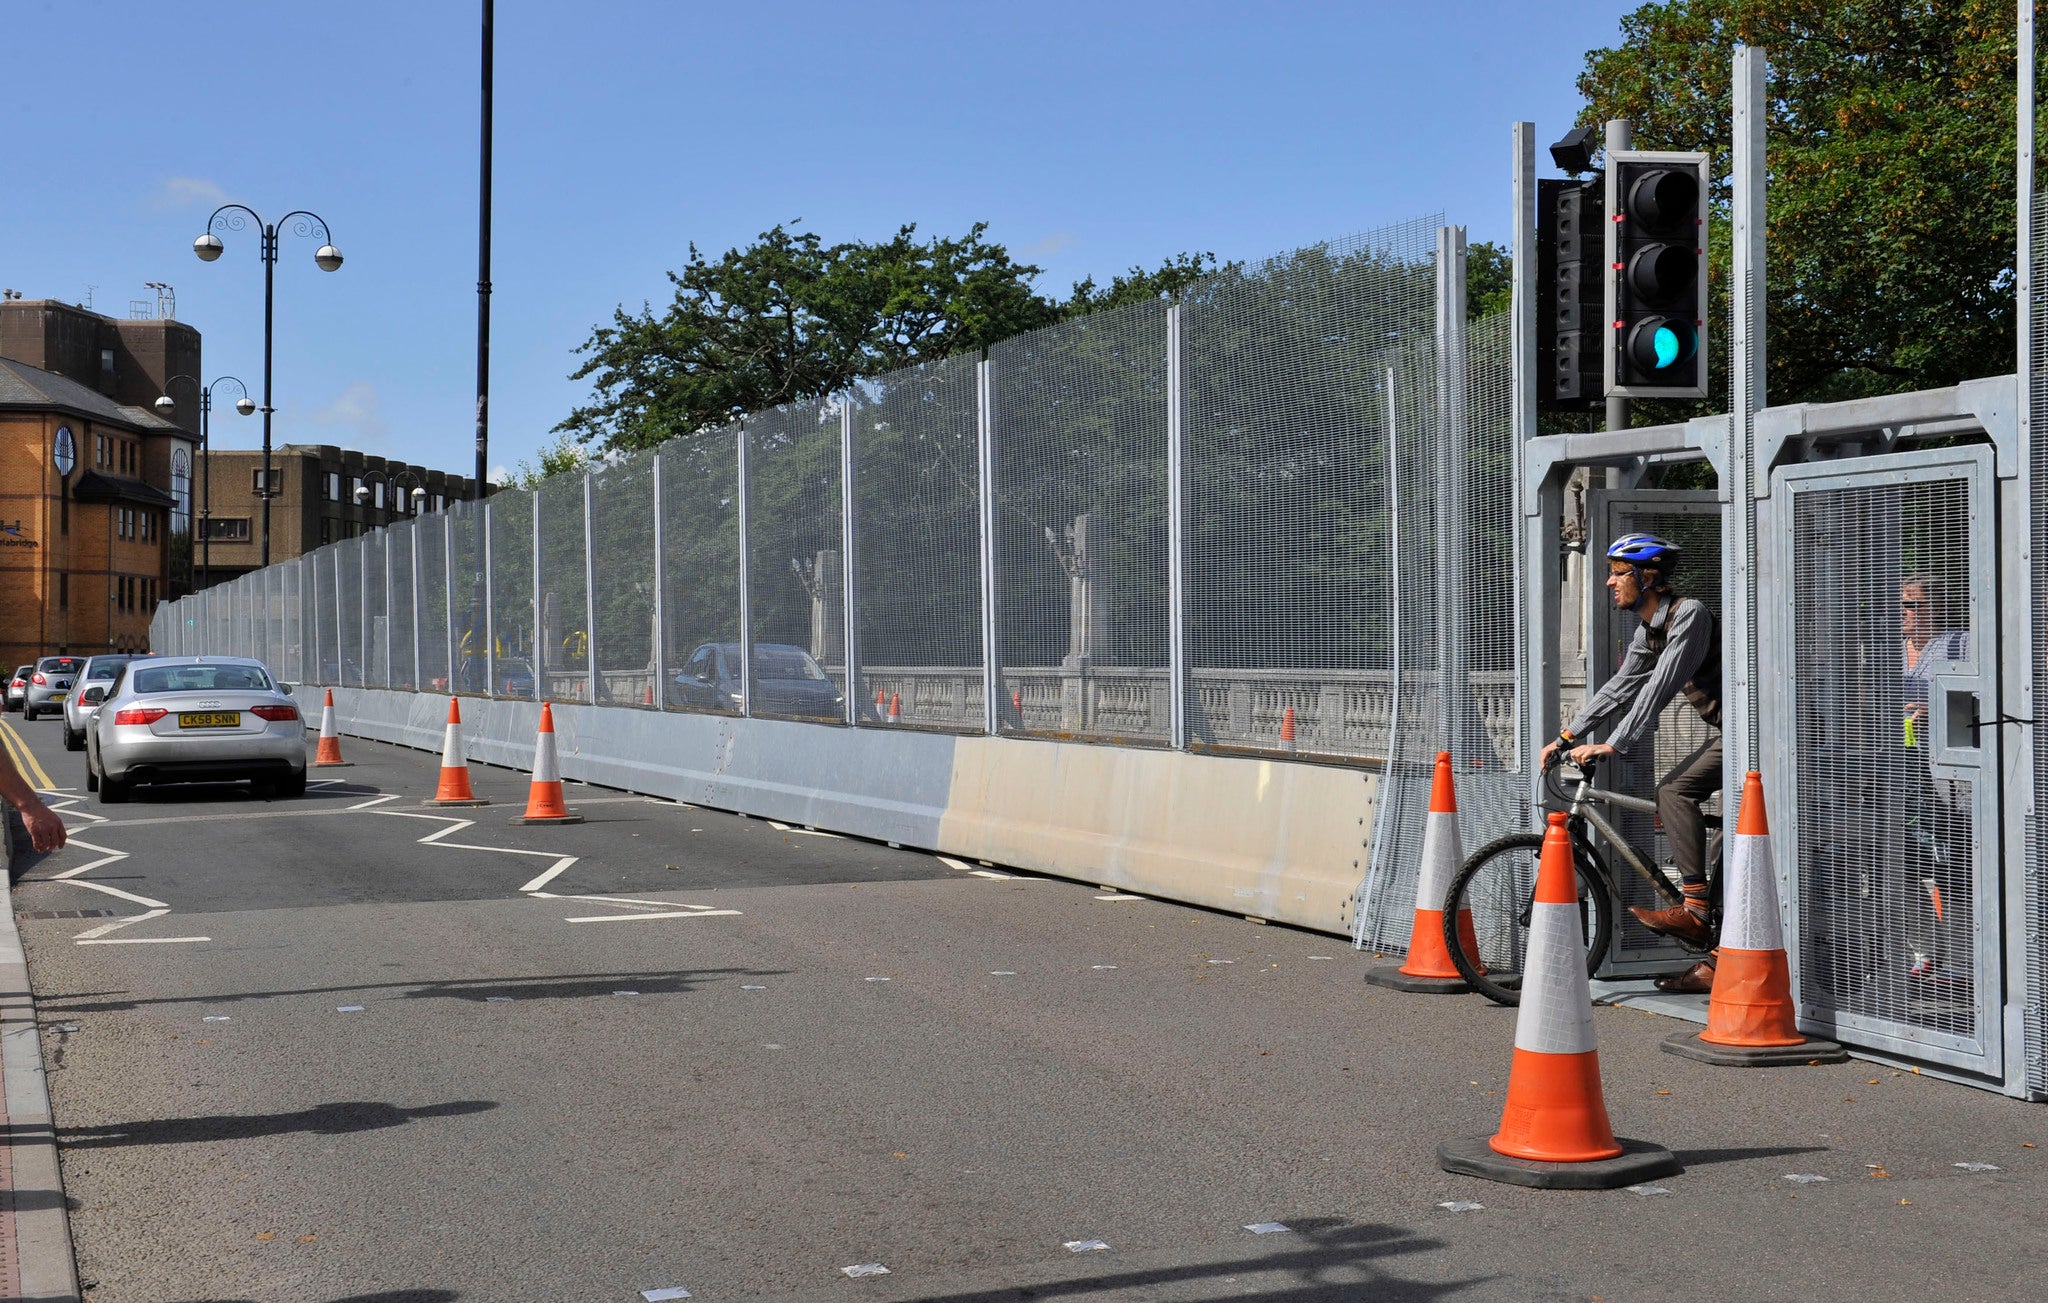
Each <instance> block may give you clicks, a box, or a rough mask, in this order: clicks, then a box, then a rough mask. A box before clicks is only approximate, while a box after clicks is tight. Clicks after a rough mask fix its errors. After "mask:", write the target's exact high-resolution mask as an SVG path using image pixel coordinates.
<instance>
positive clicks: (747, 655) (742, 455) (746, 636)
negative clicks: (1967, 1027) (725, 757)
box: [739, 420, 754, 718]
mask: <svg viewBox="0 0 2048 1303" xmlns="http://www.w3.org/2000/svg"><path fill="white" fill-rule="evenodd" d="M739 480H740V485H739V498H740V714H742V715H745V716H748V717H749V718H751V717H752V716H753V713H754V656H753V651H754V613H753V607H752V604H751V603H752V599H751V596H750V589H751V587H752V583H751V576H750V575H749V573H748V572H749V570H750V569H751V566H750V565H749V564H748V557H747V496H748V495H747V423H746V422H745V421H744V420H743V421H741V422H740V430H739Z"/></svg>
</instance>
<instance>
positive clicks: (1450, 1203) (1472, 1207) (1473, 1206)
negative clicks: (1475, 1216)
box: [1437, 1199, 1486, 1213]
mask: <svg viewBox="0 0 2048 1303" xmlns="http://www.w3.org/2000/svg"><path fill="white" fill-rule="evenodd" d="M1437 1207H1439V1208H1441V1209H1443V1210H1444V1211H1445V1212H1449V1213H1478V1212H1485V1211H1486V1205H1485V1204H1483V1203H1473V1202H1472V1201H1471V1200H1470V1199H1446V1200H1444V1201H1443V1202H1442V1203H1440V1204H1438V1205H1437Z"/></svg>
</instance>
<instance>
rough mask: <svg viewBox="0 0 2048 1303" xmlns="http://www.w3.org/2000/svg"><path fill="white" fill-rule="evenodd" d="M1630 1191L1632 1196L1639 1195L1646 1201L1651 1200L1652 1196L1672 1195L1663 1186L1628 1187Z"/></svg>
mask: <svg viewBox="0 0 2048 1303" xmlns="http://www.w3.org/2000/svg"><path fill="white" fill-rule="evenodd" d="M1628 1191H1629V1193H1630V1194H1639V1195H1641V1196H1643V1198H1645V1199H1647V1198H1649V1197H1650V1196H1651V1195H1657V1194H1670V1193H1671V1191H1669V1190H1667V1189H1665V1188H1664V1187H1663V1186H1661V1185H1632V1186H1629V1187H1628Z"/></svg>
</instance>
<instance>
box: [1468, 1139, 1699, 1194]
mask: <svg viewBox="0 0 2048 1303" xmlns="http://www.w3.org/2000/svg"><path fill="white" fill-rule="evenodd" d="M1490 1141H1491V1138H1490V1137H1488V1136H1469V1137H1467V1138H1465V1139H1463V1140H1446V1141H1444V1142H1443V1143H1442V1144H1440V1145H1438V1146H1437V1147H1436V1165H1437V1166H1438V1167H1440V1168H1442V1169H1443V1170H1444V1171H1446V1172H1451V1173H1455V1174H1456V1175H1458V1176H1476V1177H1480V1178H1481V1179H1483V1180H1487V1181H1499V1182H1501V1183H1503V1184H1505V1185H1525V1186H1530V1187H1532V1188H1534V1189H1538V1190H1614V1189H1619V1188H1620V1187H1621V1186H1624V1185H1635V1184H1637V1183H1638V1182H1641V1181H1650V1180H1654V1179H1656V1178H1657V1177H1660V1176H1677V1175H1678V1174H1679V1173H1680V1172H1682V1171H1684V1170H1685V1167H1684V1165H1683V1164H1681V1163H1680V1162H1679V1161H1678V1158H1677V1156H1676V1155H1674V1154H1673V1153H1672V1152H1671V1151H1670V1150H1668V1149H1666V1148H1664V1147H1663V1146H1662V1145H1653V1144H1651V1143H1650V1142H1649V1141H1647V1140H1628V1139H1622V1140H1621V1141H1620V1143H1621V1153H1620V1154H1619V1155H1617V1156H1615V1157H1613V1158H1596V1159H1593V1160H1591V1161H1589V1162H1584V1163H1546V1162H1539V1161H1537V1160H1535V1159H1529V1158H1510V1157H1508V1156H1507V1155H1506V1154H1503V1153H1499V1152H1497V1151H1496V1150H1495V1149H1494V1147H1493V1145H1492V1144H1491V1143H1490Z"/></svg>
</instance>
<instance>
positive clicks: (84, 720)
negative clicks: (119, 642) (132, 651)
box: [64, 656, 135, 751]
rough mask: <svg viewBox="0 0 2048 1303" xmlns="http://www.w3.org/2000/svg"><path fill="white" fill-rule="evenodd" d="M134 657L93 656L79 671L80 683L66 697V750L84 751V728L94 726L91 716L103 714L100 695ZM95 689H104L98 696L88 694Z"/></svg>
mask: <svg viewBox="0 0 2048 1303" xmlns="http://www.w3.org/2000/svg"><path fill="white" fill-rule="evenodd" d="M134 659H135V657H133V656H90V657H87V658H86V662H85V668H84V669H82V670H80V671H79V672H78V682H77V684H76V685H75V686H74V687H73V688H72V691H71V695H69V696H67V697H66V698H64V749H65V750H66V751H83V750H85V730H86V729H87V728H89V727H91V726H92V717H93V716H94V715H97V714H99V713H100V697H104V696H106V692H105V691H104V690H105V689H107V688H111V687H113V686H114V679H115V678H116V677H117V676H118V675H119V674H120V673H121V667H122V666H123V665H126V664H127V663H128V662H129V661H132V660H134ZM94 688H100V689H102V691H101V693H100V696H99V697H90V698H89V697H87V695H86V694H87V693H89V692H91V691H92V690H93V689H94Z"/></svg>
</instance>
